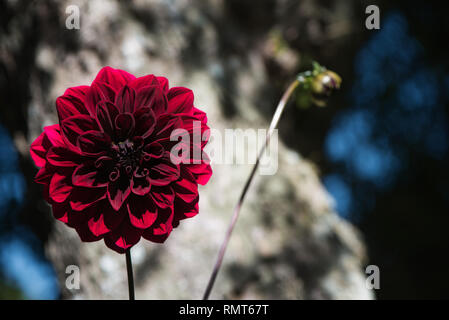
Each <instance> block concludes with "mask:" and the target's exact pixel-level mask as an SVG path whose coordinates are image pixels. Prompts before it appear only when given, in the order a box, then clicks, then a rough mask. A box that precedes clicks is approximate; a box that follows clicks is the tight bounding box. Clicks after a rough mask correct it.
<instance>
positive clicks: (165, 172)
mask: <svg viewBox="0 0 449 320" xmlns="http://www.w3.org/2000/svg"><path fill="white" fill-rule="evenodd" d="M149 176H150V179H151V184H152V185H154V186H166V185H168V184H170V183H171V182H173V181H175V180H177V179H178V178H179V166H178V165H177V164H174V163H173V162H171V159H170V153H169V152H165V153H164V155H163V156H162V157H161V158H160V159H159V163H158V164H156V165H154V166H151V168H150V173H149Z"/></svg>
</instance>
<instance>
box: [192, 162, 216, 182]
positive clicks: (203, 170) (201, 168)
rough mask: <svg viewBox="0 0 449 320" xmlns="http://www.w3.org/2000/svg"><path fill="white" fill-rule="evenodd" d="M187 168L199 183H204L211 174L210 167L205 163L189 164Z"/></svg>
mask: <svg viewBox="0 0 449 320" xmlns="http://www.w3.org/2000/svg"><path fill="white" fill-rule="evenodd" d="M187 168H188V169H189V170H190V172H192V174H193V175H194V177H195V179H196V182H197V183H198V184H201V185H205V184H206V183H207V182H208V181H209V179H210V177H211V176H212V168H211V166H210V165H209V164H207V163H200V164H191V165H188V166H187Z"/></svg>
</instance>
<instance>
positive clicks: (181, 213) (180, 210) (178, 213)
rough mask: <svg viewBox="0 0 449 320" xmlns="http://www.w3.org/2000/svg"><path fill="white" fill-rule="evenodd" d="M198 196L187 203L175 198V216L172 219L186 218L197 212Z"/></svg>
mask: <svg viewBox="0 0 449 320" xmlns="http://www.w3.org/2000/svg"><path fill="white" fill-rule="evenodd" d="M198 202H199V196H197V197H196V198H195V199H194V200H193V201H192V202H190V203H187V202H185V201H183V200H181V199H180V198H176V199H175V202H174V208H175V209H174V211H175V217H174V221H179V220H183V219H187V218H192V217H194V216H196V215H197V214H198Z"/></svg>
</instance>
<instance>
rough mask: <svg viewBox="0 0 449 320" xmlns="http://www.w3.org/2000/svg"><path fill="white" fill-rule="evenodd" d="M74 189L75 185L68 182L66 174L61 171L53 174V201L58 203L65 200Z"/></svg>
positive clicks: (51, 196) (51, 184)
mask: <svg viewBox="0 0 449 320" xmlns="http://www.w3.org/2000/svg"><path fill="white" fill-rule="evenodd" d="M72 189H73V187H72V186H70V185H69V184H68V179H67V177H66V176H64V175H61V174H59V173H54V174H53V177H52V178H51V181H50V187H49V195H50V198H51V199H52V200H53V201H55V202H57V203H61V202H64V201H65V200H66V199H67V198H68V196H69V195H70V193H71V192H72Z"/></svg>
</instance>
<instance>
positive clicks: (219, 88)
mask: <svg viewBox="0 0 449 320" xmlns="http://www.w3.org/2000/svg"><path fill="white" fill-rule="evenodd" d="M286 2H287V1H280V0H279V1H274V0H273V1H263V4H264V6H265V7H268V9H269V8H270V6H272V5H273V6H275V7H276V8H281V9H282V8H284V9H285V6H286V4H285V3H286ZM305 2H306V3H307V1H305ZM126 3H128V2H126ZM236 3H237V2H236V1H230V2H229V3H227V4H225V1H219V0H213V1H208V2H207V3H206V2H205V1H188V0H184V1H162V0H153V1H141V0H138V1H132V2H130V3H129V4H125V2H121V1H115V0H108V1H105V0H101V1H100V0H93V1H92V0H91V1H87V0H76V1H75V0H73V1H72V0H70V1H50V0H47V1H38V2H37V1H36V2H32V4H31V5H30V4H25V2H24V1H9V2H7V4H6V6H7V8H8V10H12V11H14V10H17V12H18V15H17V16H16V20H15V21H14V20H13V21H10V22H9V25H10V26H11V27H10V28H9V30H8V32H7V33H5V34H4V35H3V38H2V51H1V53H2V55H1V56H0V58H1V62H2V65H8V66H9V68H10V70H7V72H8V73H9V74H11V75H14V74H17V72H15V71H16V69H19V66H15V65H14V64H13V63H8V61H13V62H14V61H18V60H17V59H18V57H19V56H20V55H21V54H23V50H27V49H28V50H31V52H30V57H29V58H28V60H27V61H28V63H29V70H32V71H31V72H30V73H29V74H26V76H24V77H23V78H21V79H15V80H14V81H15V83H18V82H19V81H21V82H20V84H21V85H22V86H24V87H27V88H28V89H26V90H25V96H26V94H27V93H28V98H29V99H26V100H24V102H23V106H22V107H23V108H22V109H23V110H26V111H23V110H22V112H21V113H19V114H22V115H23V117H24V119H20V117H19V116H15V115H11V116H10V117H12V121H13V122H14V121H15V122H16V123H17V122H19V123H20V122H21V121H24V122H25V123H26V125H23V124H22V126H24V127H25V128H26V130H23V131H24V132H25V133H26V136H25V137H24V136H23V135H22V136H21V135H20V132H18V131H17V132H16V134H15V140H16V144H17V146H18V149H19V150H20V151H21V152H22V154H23V155H24V157H26V154H27V145H29V143H31V141H33V140H34V138H35V137H37V135H38V134H39V133H40V132H41V130H42V127H43V126H45V125H48V124H53V123H56V122H57V117H56V113H55V108H54V101H55V99H56V97H57V96H59V95H61V94H62V93H63V92H64V90H65V88H67V87H70V86H76V85H81V84H89V83H90V82H91V81H92V80H93V78H94V76H95V74H96V73H97V72H98V70H99V69H100V68H101V67H102V66H105V65H110V66H112V67H116V68H121V69H125V70H127V71H129V72H131V73H133V74H135V75H138V76H141V75H145V74H149V73H153V74H156V75H164V76H166V77H167V78H169V80H170V85H171V86H176V85H179V86H186V87H189V88H191V89H192V90H193V91H194V93H195V105H196V106H197V107H199V108H201V109H202V110H204V111H205V112H207V114H208V118H209V124H210V127H212V128H214V129H217V130H218V131H219V132H224V129H227V128H241V129H247V128H254V129H259V128H266V127H267V125H268V122H267V119H266V118H265V117H264V116H263V115H262V114H263V112H262V111H264V110H263V109H264V108H268V109H269V108H272V106H271V105H272V104H275V103H276V99H277V98H276V99H274V100H273V99H272V100H268V102H265V104H264V102H263V101H260V100H257V99H255V98H254V97H256V96H258V95H259V94H260V92H261V91H263V90H264V88H266V87H267V86H268V85H269V81H270V80H269V79H268V75H267V72H266V68H265V64H266V60H265V59H266V55H267V54H271V53H272V51H273V50H272V49H270V41H266V40H264V38H263V37H261V36H260V34H266V33H267V31H269V30H264V29H263V28H262V30H260V29H252V28H253V27H252V24H251V23H252V22H251V21H252V20H249V21H247V23H248V24H246V25H245V24H238V23H236V22H235V21H233V20H229V24H228V23H227V20H226V19H227V18H229V15H230V13H229V12H230V10H233V7H232V6H235V5H236ZM245 4H248V1H243V2H242V5H245ZM68 5H77V6H79V9H80V13H81V28H80V30H68V29H66V27H65V19H66V17H67V16H68V15H67V14H66V13H65V9H66V7H67V6H68ZM19 14H20V15H21V16H19ZM255 15H257V12H256V13H255ZM231 17H233V16H231ZM251 17H252V18H254V17H253V16H251ZM234 18H235V19H238V18H239V17H233V19H234ZM261 18H263V17H261ZM19 22H20V23H19ZM268 23H269V22H267V24H268ZM36 26H39V29H38V30H34V31H33V29H34V27H36ZM269 27H270V25H267V27H266V28H267V29H269ZM247 30H250V31H251V32H250V31H248V32H247ZM33 32H35V33H34V34H35V38H33V37H32V36H31V35H32V34H33ZM245 32H247V33H248V35H246V36H242V37H235V39H234V37H233V34H240V33H245ZM18 35H19V36H20V37H18ZM14 39H19V40H14ZM13 40H14V41H16V42H17V41H18V42H17V43H13ZM275 58H276V59H278V62H279V64H280V65H286V66H287V68H291V66H290V65H291V64H294V65H295V64H297V63H298V60H300V56H298V55H297V54H296V55H295V53H292V52H289V51H287V52H286V53H283V54H282V55H281V56H280V57H275ZM8 59H9V60H8ZM14 68H16V69H14ZM20 70H21V69H20ZM27 76H28V77H27ZM25 82H26V83H28V84H29V86H27V85H26V83H25ZM285 85H287V83H285ZM261 110H262V111H261ZM269 110H272V109H269ZM265 111H266V110H265ZM265 111H264V112H265ZM270 112H271V111H269V113H270ZM2 116H4V114H3V113H2ZM5 116H6V115H5ZM14 117H16V118H14ZM17 127H20V126H17ZM211 143H212V144H214V143H220V141H219V139H216V140H215V141H212V142H211ZM256 150H257V146H256V145H249V146H248V151H249V152H255V151H256ZM278 161H279V167H278V171H277V173H276V174H275V175H272V176H263V175H258V176H257V178H256V179H255V181H254V183H253V185H252V187H251V189H250V191H249V194H248V196H247V199H246V202H245V204H244V206H243V209H242V212H241V218H240V220H239V222H238V224H237V227H236V229H235V233H234V235H233V238H232V240H231V242H230V245H229V247H228V251H227V254H226V256H225V260H224V264H223V267H222V270H221V273H220V274H219V276H218V278H217V281H216V285H215V288H214V290H213V292H212V296H211V298H216V299H222V298H231V299H371V298H373V293H372V292H371V291H370V290H368V289H367V288H366V287H365V275H364V272H363V264H364V262H365V259H366V253H365V249H364V246H363V243H362V241H361V239H360V236H359V234H358V232H357V230H356V229H355V228H354V227H352V226H351V225H350V224H348V223H347V222H345V221H343V220H341V219H340V218H339V217H338V215H337V214H336V212H335V211H334V210H333V209H332V199H331V198H330V196H329V195H328V194H327V192H326V191H325V189H324V187H323V186H322V184H321V183H320V180H319V178H318V174H317V169H316V168H315V167H314V165H313V164H312V163H310V162H308V161H307V160H306V159H304V158H302V157H301V156H300V155H299V154H298V153H297V152H296V151H294V150H289V149H288V148H287V147H286V146H285V145H283V144H282V142H281V141H280V142H279V158H278ZM213 170H214V175H213V177H212V179H211V180H210V182H209V184H208V185H207V186H205V187H202V188H201V191H200V194H201V200H200V214H199V215H198V216H197V217H195V218H193V219H189V220H185V221H183V222H182V223H181V224H180V226H179V227H178V228H177V229H175V230H174V232H173V233H172V234H171V236H170V237H169V238H168V240H167V241H166V243H165V244H163V245H159V244H153V243H149V242H146V241H144V240H142V241H141V242H140V243H139V244H138V245H136V246H135V247H134V248H133V250H132V256H133V260H134V261H133V262H134V271H135V281H136V296H137V297H138V298H139V299H199V298H201V296H202V293H203V291H204V289H205V287H206V284H207V281H208V278H209V275H210V272H211V270H212V267H213V264H214V262H215V258H216V255H217V251H218V248H219V246H220V243H221V241H222V240H223V237H224V233H225V230H226V227H227V223H228V221H229V219H230V216H231V214H232V210H233V206H234V205H235V203H236V201H237V199H238V196H239V193H240V191H241V188H242V187H243V184H244V182H245V179H246V177H247V176H248V174H249V172H250V170H251V166H250V165H237V164H232V165H224V164H217V163H214V164H213ZM30 174H31V173H30ZM33 188H34V187H33ZM32 196H33V197H34V199H36V202H38V203H39V208H40V209H38V210H37V211H38V212H37V213H36V211H34V212H33V214H35V215H36V214H39V215H41V219H38V218H36V217H35V218H30V217H28V218H27V219H28V221H31V222H30V223H33V221H36V220H43V221H49V218H48V216H49V208H48V207H47V206H45V205H44V204H43V200H37V199H39V195H38V190H35V191H34V193H32ZM42 217H45V219H43V218H42ZM42 238H44V240H45V241H46V252H47V254H48V257H49V259H50V260H51V261H52V262H53V264H54V266H55V269H56V271H57V274H58V276H59V278H60V283H61V290H62V297H63V298H67V299H126V298H127V295H128V293H127V287H126V271H125V259H124V256H123V255H118V254H116V253H115V252H113V251H111V250H109V249H107V248H106V247H105V246H104V244H103V242H98V243H81V242H80V240H79V239H78V236H77V235H76V233H75V232H74V231H73V230H71V229H69V228H67V227H65V226H64V225H62V224H61V223H55V224H54V226H53V228H52V229H51V231H50V232H49V233H48V236H42ZM71 264H75V265H78V266H79V267H80V271H81V288H80V290H68V289H66V288H65V285H64V284H65V279H66V274H65V269H66V266H67V265H71Z"/></svg>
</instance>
